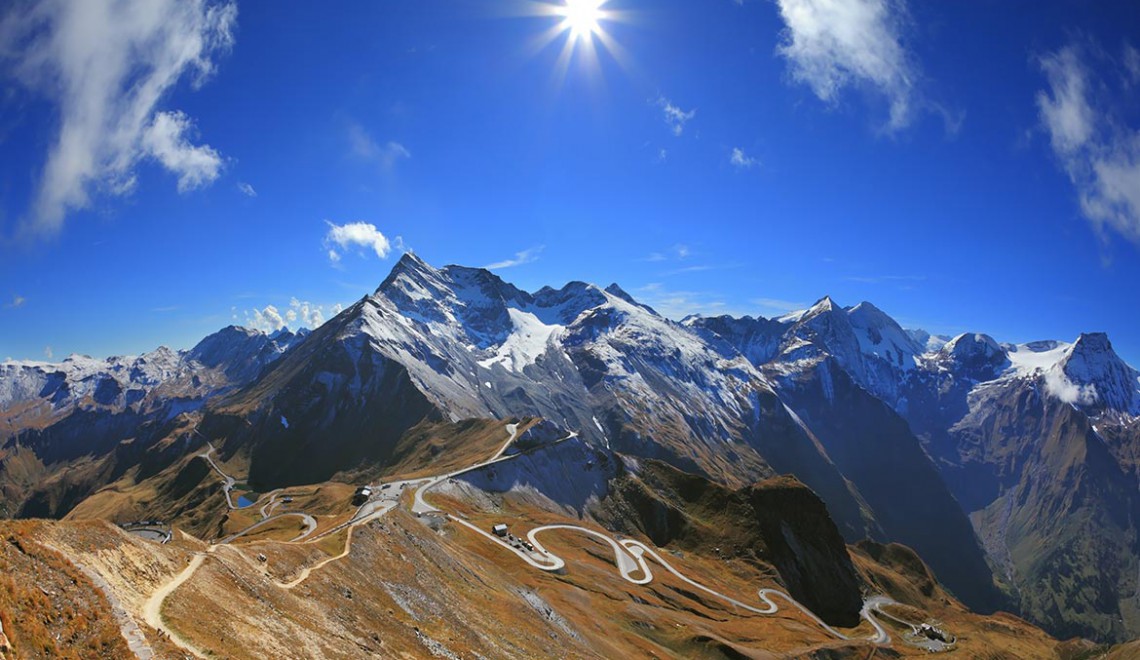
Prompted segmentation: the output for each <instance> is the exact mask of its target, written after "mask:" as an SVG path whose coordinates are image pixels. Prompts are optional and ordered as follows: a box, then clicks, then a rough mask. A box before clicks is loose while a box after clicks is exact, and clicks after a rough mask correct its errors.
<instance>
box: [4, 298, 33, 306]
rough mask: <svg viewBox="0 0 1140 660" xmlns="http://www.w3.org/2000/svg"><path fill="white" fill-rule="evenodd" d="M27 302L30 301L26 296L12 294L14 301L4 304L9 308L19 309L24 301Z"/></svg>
mask: <svg viewBox="0 0 1140 660" xmlns="http://www.w3.org/2000/svg"><path fill="white" fill-rule="evenodd" d="M26 302H28V299H27V298H25V297H23V296H21V295H14V296H12V302H10V303H8V304H7V305H4V306H5V307H7V308H9V309H18V308H20V307H23V306H24V303H26Z"/></svg>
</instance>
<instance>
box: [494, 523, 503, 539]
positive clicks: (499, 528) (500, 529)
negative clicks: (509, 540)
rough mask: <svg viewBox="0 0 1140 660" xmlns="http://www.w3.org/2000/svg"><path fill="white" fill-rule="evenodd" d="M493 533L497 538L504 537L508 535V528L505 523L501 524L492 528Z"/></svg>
mask: <svg viewBox="0 0 1140 660" xmlns="http://www.w3.org/2000/svg"><path fill="white" fill-rule="evenodd" d="M491 532H493V533H494V534H495V536H499V537H504V536H506V535H507V526H506V525H504V524H503V523H499V524H498V525H495V526H494V527H492V528H491Z"/></svg>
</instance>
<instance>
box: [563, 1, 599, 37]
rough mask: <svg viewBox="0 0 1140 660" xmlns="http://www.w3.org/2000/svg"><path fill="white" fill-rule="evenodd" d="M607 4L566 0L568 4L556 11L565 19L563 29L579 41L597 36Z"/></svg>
mask: <svg viewBox="0 0 1140 660" xmlns="http://www.w3.org/2000/svg"><path fill="white" fill-rule="evenodd" d="M605 3H606V0H566V4H565V5H564V6H562V7H559V8H558V9H557V10H556V11H557V12H558V14H559V15H560V16H562V17H563V20H562V28H563V29H564V30H569V31H570V34H571V36H573V37H574V38H577V39H581V38H584V37H590V36H593V35H594V34H597V33H598V31H599V29H600V28H599V27H598V21H600V20H601V19H602V18H603V17H604V12H603V11H602V5H604V4H605Z"/></svg>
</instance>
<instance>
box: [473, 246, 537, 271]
mask: <svg viewBox="0 0 1140 660" xmlns="http://www.w3.org/2000/svg"><path fill="white" fill-rule="evenodd" d="M545 247H546V246H545V245H539V246H536V247H532V248H527V249H525V250H523V251H521V252H516V253H515V256H514V258H512V259H504V260H503V261H496V262H495V263H493V264H487V265H486V266H483V268H486V269H487V270H499V269H502V268H513V267H515V266H522V265H523V264H529V263H532V262H534V261H538V255H539V254H540V253H541V252H542V250H543V248H545Z"/></svg>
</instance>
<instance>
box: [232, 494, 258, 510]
mask: <svg viewBox="0 0 1140 660" xmlns="http://www.w3.org/2000/svg"><path fill="white" fill-rule="evenodd" d="M260 497H261V495H258V494H257V493H242V494H241V495H238V498H237V508H239V509H244V508H246V507H247V506H253V505H254V504H255V503H256V502H257V500H258V498H260Z"/></svg>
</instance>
